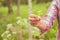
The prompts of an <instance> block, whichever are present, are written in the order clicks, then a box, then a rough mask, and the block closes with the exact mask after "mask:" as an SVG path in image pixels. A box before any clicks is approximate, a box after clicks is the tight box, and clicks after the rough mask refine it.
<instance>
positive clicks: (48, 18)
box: [40, 1, 58, 33]
mask: <svg viewBox="0 0 60 40" xmlns="http://www.w3.org/2000/svg"><path fill="white" fill-rule="evenodd" d="M57 13H58V4H57V3H56V1H53V2H52V4H51V6H50V8H49V10H48V12H47V14H46V15H45V16H44V18H43V19H42V20H43V21H44V24H45V26H43V25H42V26H40V27H42V28H44V29H43V30H41V32H42V33H44V32H45V31H47V30H49V29H50V28H51V26H52V25H53V23H54V20H55V18H56V17H57Z"/></svg>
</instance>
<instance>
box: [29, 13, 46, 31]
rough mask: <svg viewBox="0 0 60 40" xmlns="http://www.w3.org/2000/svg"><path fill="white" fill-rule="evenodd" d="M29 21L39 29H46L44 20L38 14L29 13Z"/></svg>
mask: <svg viewBox="0 0 60 40" xmlns="http://www.w3.org/2000/svg"><path fill="white" fill-rule="evenodd" d="M29 21H30V24H31V25H32V26H36V27H38V28H39V29H41V30H45V29H46V23H45V22H44V20H42V19H41V18H40V17H39V16H37V15H34V14H31V15H30V16H29Z"/></svg>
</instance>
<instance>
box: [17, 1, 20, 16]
mask: <svg viewBox="0 0 60 40" xmlns="http://www.w3.org/2000/svg"><path fill="white" fill-rule="evenodd" d="M17 15H18V16H19V15H20V0H17Z"/></svg>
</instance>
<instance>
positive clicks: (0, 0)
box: [0, 0, 52, 6]
mask: <svg viewBox="0 0 60 40" xmlns="http://www.w3.org/2000/svg"><path fill="white" fill-rule="evenodd" d="M32 1H33V3H34V2H36V4H37V3H42V2H45V3H46V2H50V1H52V0H32ZM20 2H21V4H28V0H20ZM12 3H13V4H17V0H12ZM1 5H2V6H7V5H8V0H0V6H1Z"/></svg>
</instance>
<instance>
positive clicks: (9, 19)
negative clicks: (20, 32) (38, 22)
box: [0, 2, 57, 40]
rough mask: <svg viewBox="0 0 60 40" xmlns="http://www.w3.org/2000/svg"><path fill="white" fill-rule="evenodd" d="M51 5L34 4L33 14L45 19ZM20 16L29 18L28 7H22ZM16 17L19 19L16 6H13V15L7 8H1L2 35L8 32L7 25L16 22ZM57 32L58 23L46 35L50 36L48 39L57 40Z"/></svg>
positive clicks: (0, 28) (0, 24) (0, 29)
mask: <svg viewBox="0 0 60 40" xmlns="http://www.w3.org/2000/svg"><path fill="white" fill-rule="evenodd" d="M49 5H50V2H49V3H40V4H33V6H32V11H33V14H36V15H39V16H41V17H43V16H44V15H45V14H46V12H47V9H48V7H49ZM20 16H21V17H22V18H28V5H21V6H20ZM16 17H17V6H16V5H14V6H13V13H12V14H8V8H7V7H2V6H1V7H0V35H1V34H2V33H3V32H4V30H6V25H7V24H8V23H15V22H16ZM56 32H57V22H55V24H54V26H53V28H52V29H51V30H50V31H48V32H47V33H46V34H48V37H49V39H50V40H53V39H54V40H55V37H56ZM52 34H53V35H54V36H53V35H52ZM44 36H45V35H44ZM51 37H53V38H52V39H51ZM0 38H1V36H0ZM1 40H2V39H1Z"/></svg>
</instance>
